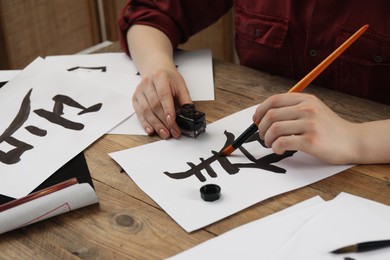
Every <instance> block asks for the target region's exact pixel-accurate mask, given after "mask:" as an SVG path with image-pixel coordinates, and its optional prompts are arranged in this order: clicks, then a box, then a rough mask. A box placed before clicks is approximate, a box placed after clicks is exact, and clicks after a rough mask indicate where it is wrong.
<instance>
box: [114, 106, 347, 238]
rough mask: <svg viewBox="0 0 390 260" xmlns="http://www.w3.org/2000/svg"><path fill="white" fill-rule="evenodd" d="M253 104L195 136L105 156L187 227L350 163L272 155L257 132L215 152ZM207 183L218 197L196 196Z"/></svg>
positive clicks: (247, 119)
mask: <svg viewBox="0 0 390 260" xmlns="http://www.w3.org/2000/svg"><path fill="white" fill-rule="evenodd" d="M255 108H256V106H253V107H250V108H248V109H245V110H242V111H240V112H238V113H236V114H233V115H230V116H228V117H226V118H224V119H221V120H219V121H217V122H215V123H213V124H210V125H208V126H207V128H206V133H204V134H202V135H200V136H198V137H197V138H196V139H192V138H186V137H182V138H180V139H178V140H168V141H165V140H162V141H158V142H154V143H151V144H147V145H143V146H139V147H135V148H131V149H127V150H123V151H118V152H114V153H111V154H110V156H111V157H112V158H113V159H114V160H116V161H117V162H118V163H119V164H120V165H121V167H122V168H123V169H124V170H125V171H126V172H127V174H128V175H129V176H130V177H131V178H132V179H133V180H134V182H135V183H136V184H137V185H138V186H139V187H140V188H141V189H142V190H143V191H144V192H145V193H146V194H148V195H149V196H150V197H151V198H152V199H153V200H154V201H156V203H158V204H159V205H160V206H161V207H162V209H164V210H165V211H166V212H167V213H168V214H169V215H170V216H171V217H172V218H173V219H174V220H175V221H176V222H177V223H178V224H179V225H180V226H181V227H182V228H183V229H185V230H186V231H187V232H192V231H194V230H197V229H199V228H202V227H204V226H207V225H209V224H211V223H214V222H216V221H218V220H221V219H223V218H225V217H227V216H230V215H231V214H234V213H236V212H238V211H240V210H242V209H245V208H247V207H249V206H251V205H253V204H255V203H258V202H260V201H262V200H265V199H267V198H270V197H272V196H275V195H278V194H281V193H284V192H287V191H290V190H294V189H297V188H300V187H303V186H306V185H309V184H311V183H314V182H316V181H319V180H321V179H324V178H327V177H329V176H331V175H333V174H336V173H338V172H340V171H342V170H345V169H347V168H349V167H351V165H328V164H325V163H323V162H321V161H319V160H318V159H316V158H314V157H312V156H309V155H307V154H304V153H302V152H289V153H287V154H285V155H283V156H278V155H276V154H273V153H272V151H271V150H270V149H267V148H264V147H263V146H262V145H261V144H260V143H259V142H258V139H259V138H257V139H254V140H252V141H251V142H247V143H245V144H244V145H243V146H242V147H241V148H240V149H239V150H236V151H235V152H234V153H233V154H232V155H231V156H229V157H226V158H225V157H219V156H217V155H216V154H217V152H218V151H220V150H221V149H222V148H223V147H225V146H226V145H228V144H230V143H232V142H233V139H234V137H237V136H238V135H239V134H241V133H242V132H243V131H244V130H245V129H246V128H247V127H248V126H249V125H250V124H251V123H252V122H251V119H252V115H253V113H254V110H255ZM253 137H258V135H257V134H255V135H254V136H253ZM207 183H215V184H218V185H219V186H220V187H221V189H222V191H221V198H220V199H219V200H217V201H214V202H205V201H203V200H202V199H201V197H200V193H199V189H200V187H201V186H203V185H204V184H207Z"/></svg>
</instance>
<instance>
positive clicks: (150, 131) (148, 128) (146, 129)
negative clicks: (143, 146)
mask: <svg viewBox="0 0 390 260" xmlns="http://www.w3.org/2000/svg"><path fill="white" fill-rule="evenodd" d="M145 131H146V133H147V134H148V135H151V134H153V129H152V128H151V127H150V126H147V127H145Z"/></svg>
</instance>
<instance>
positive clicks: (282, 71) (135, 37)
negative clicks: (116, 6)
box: [119, 0, 390, 164]
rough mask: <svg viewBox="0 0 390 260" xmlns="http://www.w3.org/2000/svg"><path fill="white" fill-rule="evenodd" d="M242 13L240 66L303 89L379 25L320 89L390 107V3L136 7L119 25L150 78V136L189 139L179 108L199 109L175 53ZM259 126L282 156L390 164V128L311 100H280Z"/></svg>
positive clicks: (243, 0) (349, 0)
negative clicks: (317, 70)
mask: <svg viewBox="0 0 390 260" xmlns="http://www.w3.org/2000/svg"><path fill="white" fill-rule="evenodd" d="M232 7H233V8H234V11H235V15H234V17H235V22H234V25H235V34H236V35H235V46H236V50H237V54H238V57H239V60H240V63H241V64H242V65H245V66H249V67H252V68H255V69H258V70H262V71H266V72H269V73H273V74H277V75H281V76H284V77H289V78H293V79H297V80H298V79H301V78H302V77H303V76H304V75H306V74H307V73H308V72H309V71H311V70H312V69H313V68H314V67H315V66H316V65H317V64H319V63H320V62H321V61H322V60H323V59H324V58H325V57H327V56H328V55H329V54H330V53H331V52H332V51H333V50H334V49H336V47H337V46H339V45H340V44H341V43H342V42H344V41H345V40H346V39H347V38H348V37H349V36H350V35H351V34H352V33H354V32H355V31H356V30H357V29H359V28H360V27H361V26H362V25H363V24H369V25H370V27H369V30H368V31H367V32H366V33H365V34H364V35H363V36H361V37H360V38H359V40H358V41H357V42H355V43H354V44H353V45H352V46H351V47H350V48H349V49H348V50H347V51H346V52H345V53H344V54H343V55H342V56H340V57H339V58H338V59H337V60H336V61H335V62H334V64H332V65H331V66H329V68H327V69H326V70H325V71H324V72H323V73H322V74H321V75H320V76H319V77H318V78H317V79H316V80H315V81H314V82H313V83H314V84H316V85H320V86H324V87H328V88H332V89H335V90H338V91H342V92H345V93H348V94H351V95H356V96H360V97H364V98H368V99H372V100H375V101H377V102H382V103H385V104H390V16H389V15H388V10H390V2H389V1H386V0H377V1H375V4H373V3H372V2H367V1H364V0H345V1H342V2H340V1H329V0H294V1H293V0H279V1H265V0H264V1H252V0H236V1H232V0H214V1H207V0H197V1H190V0H170V1H150V0H138V1H134V0H129V1H128V2H127V4H126V5H125V7H124V9H123V11H122V13H121V17H120V19H119V26H120V30H121V32H122V38H121V43H122V46H123V48H124V50H125V51H126V52H127V53H128V54H129V55H131V57H132V59H133V61H134V63H135V65H136V66H137V69H138V70H139V72H140V74H141V76H142V81H141V83H140V84H139V85H138V86H137V89H136V91H135V94H134V96H133V104H134V107H135V111H136V113H137V116H138V118H139V120H140V122H141V124H142V126H143V127H144V129H145V131H146V132H147V133H148V134H153V133H155V132H156V133H158V134H159V135H160V136H161V137H162V138H164V139H166V138H169V137H171V136H172V137H174V138H178V137H179V136H180V130H179V128H178V126H177V124H176V123H175V105H181V104H185V103H191V102H192V101H191V97H190V96H189V93H188V90H187V88H186V85H185V82H184V80H183V78H182V76H181V75H180V74H179V72H178V71H177V69H176V67H175V64H174V62H173V58H172V56H173V55H172V54H173V50H174V49H175V48H176V47H177V46H178V45H179V44H180V43H183V42H185V41H186V40H187V39H188V38H189V37H191V36H192V35H193V34H195V33H197V32H199V31H200V30H202V29H204V28H206V27H207V26H209V25H211V24H212V23H214V22H215V21H217V20H218V19H219V18H220V17H221V16H222V15H224V14H225V13H226V12H227V11H228V10H229V9H230V8H232ZM253 120H254V122H256V123H257V124H258V127H259V134H260V136H261V137H262V138H264V140H265V143H266V144H267V145H268V146H269V147H270V148H272V149H273V151H274V152H275V153H279V154H280V153H283V152H284V151H286V150H301V151H303V152H306V153H309V154H312V155H314V156H317V157H318V158H320V159H322V160H324V161H326V162H328V163H335V164H342V163H383V162H390V134H388V132H389V130H390V120H384V121H377V122H368V123H360V124H356V123H351V122H348V121H346V120H344V119H342V118H340V117H339V116H338V115H336V114H335V113H334V112H333V111H331V110H330V109H329V108H328V107H327V106H326V105H324V104H323V103H322V102H321V101H320V100H319V99H317V98H315V97H313V96H311V95H307V94H297V93H294V94H291V93H289V94H280V95H275V96H272V97H270V98H269V99H267V100H265V101H264V102H262V103H261V104H260V105H259V106H258V107H257V109H256V112H255V114H254V116H253Z"/></svg>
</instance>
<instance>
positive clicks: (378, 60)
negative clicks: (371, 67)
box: [374, 55, 383, 63]
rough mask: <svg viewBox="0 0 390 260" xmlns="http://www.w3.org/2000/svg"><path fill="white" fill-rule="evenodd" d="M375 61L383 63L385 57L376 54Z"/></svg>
mask: <svg viewBox="0 0 390 260" xmlns="http://www.w3.org/2000/svg"><path fill="white" fill-rule="evenodd" d="M374 61H375V62H376V63H381V62H382V61H383V58H382V56H380V55H376V56H375V58H374Z"/></svg>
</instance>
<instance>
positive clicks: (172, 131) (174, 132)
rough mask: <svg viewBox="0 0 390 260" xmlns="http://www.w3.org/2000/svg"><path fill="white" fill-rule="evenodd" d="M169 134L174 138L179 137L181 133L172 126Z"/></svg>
mask: <svg viewBox="0 0 390 260" xmlns="http://www.w3.org/2000/svg"><path fill="white" fill-rule="evenodd" d="M171 134H172V136H173V137H174V138H179V137H180V136H181V133H180V132H178V131H176V129H174V128H172V129H171Z"/></svg>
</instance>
